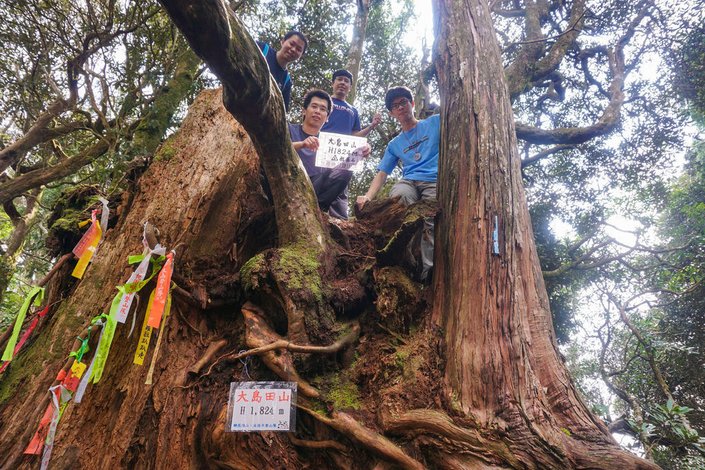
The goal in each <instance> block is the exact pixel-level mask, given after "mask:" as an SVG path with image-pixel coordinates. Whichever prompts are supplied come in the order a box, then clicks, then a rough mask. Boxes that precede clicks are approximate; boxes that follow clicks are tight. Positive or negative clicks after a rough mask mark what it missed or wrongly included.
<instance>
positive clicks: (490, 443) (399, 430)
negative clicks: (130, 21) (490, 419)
mask: <svg viewBox="0 0 705 470" xmlns="http://www.w3.org/2000/svg"><path fill="white" fill-rule="evenodd" d="M384 429H385V432H388V433H390V434H396V435H404V436H417V435H420V434H435V435H437V436H440V437H442V438H444V439H447V440H450V441H451V442H454V443H458V444H459V445H460V447H462V448H463V449H464V450H465V452H469V453H471V454H472V455H473V456H474V457H476V459H477V460H482V461H484V462H485V463H486V464H488V465H492V464H494V465H497V464H502V465H507V466H509V467H512V468H520V467H521V463H520V462H519V461H518V460H517V459H516V458H515V457H514V456H513V455H512V452H511V450H510V449H509V447H508V446H507V445H506V444H505V443H503V442H502V441H500V440H492V439H490V438H488V437H486V436H483V435H482V434H480V432H478V431H476V430H472V429H467V428H462V427H460V426H458V425H456V424H455V423H453V421H452V420H451V419H450V417H448V415H446V414H445V413H441V412H440V411H434V410H412V411H408V412H406V413H404V414H403V415H401V416H398V417H395V418H389V419H387V420H386V422H385V423H384ZM488 451H489V452H488ZM492 456H495V458H492ZM449 457H451V456H449ZM448 463H449V464H450V462H448Z"/></svg>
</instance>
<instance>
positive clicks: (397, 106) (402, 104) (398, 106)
mask: <svg viewBox="0 0 705 470" xmlns="http://www.w3.org/2000/svg"><path fill="white" fill-rule="evenodd" d="M409 103H411V101H409V100H407V99H406V98H402V99H400V100H399V101H397V102H396V103H392V111H394V110H395V109H404V108H406V105H407V104H409Z"/></svg>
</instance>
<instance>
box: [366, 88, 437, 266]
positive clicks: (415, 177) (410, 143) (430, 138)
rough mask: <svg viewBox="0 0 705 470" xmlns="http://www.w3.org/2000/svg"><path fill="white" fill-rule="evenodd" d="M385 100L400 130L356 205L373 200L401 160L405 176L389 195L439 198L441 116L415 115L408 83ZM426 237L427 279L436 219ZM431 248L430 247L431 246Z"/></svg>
mask: <svg viewBox="0 0 705 470" xmlns="http://www.w3.org/2000/svg"><path fill="white" fill-rule="evenodd" d="M384 104H385V106H386V107H387V109H388V110H389V113H390V114H391V115H392V117H393V118H394V119H396V120H397V121H399V124H401V132H400V133H399V135H398V136H396V137H395V138H394V139H392V140H391V141H390V142H389V144H388V145H387V150H386V151H385V152H384V156H383V157H382V161H381V162H380V163H379V165H378V166H377V170H379V171H378V172H377V175H375V177H374V179H373V180H372V183H371V184H370V188H369V189H368V190H367V193H365V195H363V196H358V198H357V201H356V203H357V206H358V208H360V209H361V208H362V207H363V206H364V205H365V204H366V203H367V202H368V201H370V200H372V199H373V198H374V197H375V196H376V195H377V193H378V192H379V190H380V189H381V188H382V186H383V185H384V183H385V181H387V175H389V174H390V173H391V172H392V171H393V170H394V168H395V167H396V166H397V164H398V163H399V162H401V164H402V179H400V180H399V181H398V182H397V183H396V184H395V185H394V186H393V187H392V191H391V193H390V197H399V202H401V203H402V204H404V205H409V204H413V203H415V202H418V201H419V200H421V199H424V200H434V201H435V200H436V180H437V179H438V149H439V142H440V134H441V121H440V116H439V115H438V114H435V115H433V116H431V117H429V118H427V119H424V120H421V121H419V120H417V119H416V117H415V116H414V97H413V95H412V94H411V90H409V89H408V88H406V87H394V88H390V89H389V90H387V94H386V96H385V98H384ZM424 225H425V228H424V237H423V238H422V242H421V257H422V261H423V273H422V274H421V277H422V279H424V278H425V277H426V276H427V274H428V272H429V270H430V268H431V267H432V266H433V222H432V221H428V220H427V221H426V223H425V224H424ZM429 248H430V250H429Z"/></svg>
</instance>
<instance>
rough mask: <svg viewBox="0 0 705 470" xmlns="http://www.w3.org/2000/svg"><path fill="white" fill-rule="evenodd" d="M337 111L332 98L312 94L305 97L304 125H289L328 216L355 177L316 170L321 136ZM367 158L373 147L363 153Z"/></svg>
mask: <svg viewBox="0 0 705 470" xmlns="http://www.w3.org/2000/svg"><path fill="white" fill-rule="evenodd" d="M332 108H333V103H332V101H331V98H330V95H328V93H326V92H325V91H323V90H312V91H309V92H308V93H307V94H306V96H305V97H304V109H303V122H302V123H301V124H289V135H290V136H291V142H292V144H293V145H294V150H296V153H298V155H299V158H301V163H303V166H304V168H305V169H306V173H307V174H308V176H309V178H310V179H311V184H312V185H313V189H314V191H315V192H316V197H317V199H318V205H319V207H320V208H321V210H323V211H324V212H326V211H328V209H329V208H330V205H331V203H332V202H333V201H334V200H335V199H336V198H337V197H338V195H340V193H341V192H343V191H344V190H345V188H346V187H347V185H348V182H349V181H350V177H351V176H352V173H351V172H350V171H348V170H336V169H329V168H319V167H317V166H316V164H315V162H316V151H317V150H318V147H319V142H318V134H319V133H320V131H321V127H323V124H325V122H326V121H327V120H328V116H329V115H330V113H331V109H332ZM362 153H363V156H364V157H367V156H368V155H369V154H370V146H369V145H367V146H365V148H364V149H363V152H362Z"/></svg>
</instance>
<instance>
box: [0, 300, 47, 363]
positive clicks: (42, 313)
mask: <svg viewBox="0 0 705 470" xmlns="http://www.w3.org/2000/svg"><path fill="white" fill-rule="evenodd" d="M47 313H49V306H48V305H47V306H46V307H44V308H43V309H42V310H41V311H40V312H39V313H38V314H37V315H35V317H34V318H32V322H31V323H30V324H29V328H27V331H25V332H24V333H22V337H21V338H20V340H19V342H18V343H17V346H15V349H14V350H13V352H12V354H13V355H15V356H16V355H17V351H19V350H20V349H22V346H24V343H26V342H27V340H28V339H29V337H30V336H31V335H32V332H33V331H34V329H35V328H36V327H37V324H38V323H39V319H40V318H42V317H44V316H46V314H47ZM9 365H10V361H7V362H5V363H3V365H2V366H0V374H2V373H3V372H5V369H7V366H9Z"/></svg>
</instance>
